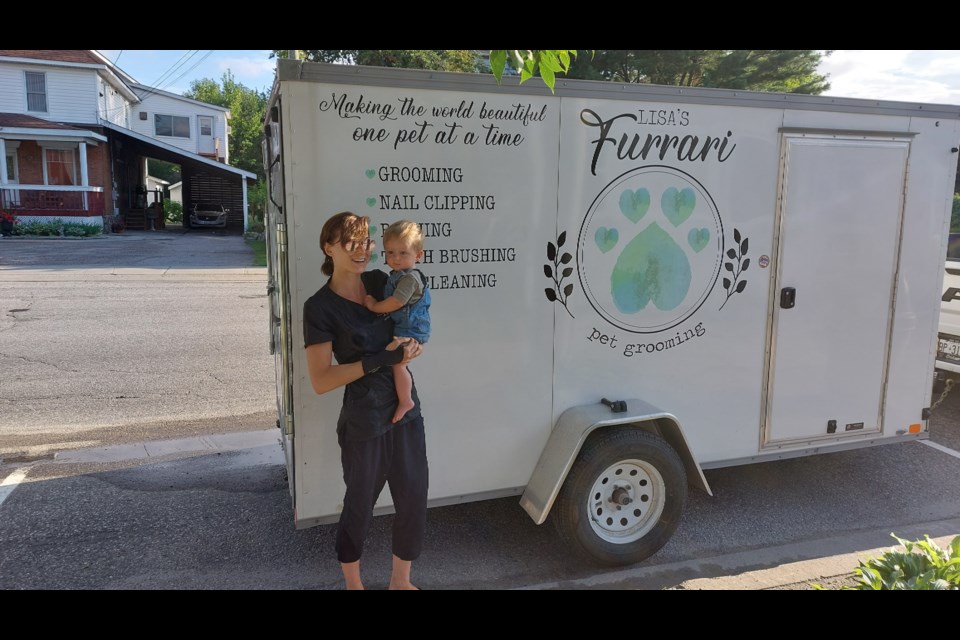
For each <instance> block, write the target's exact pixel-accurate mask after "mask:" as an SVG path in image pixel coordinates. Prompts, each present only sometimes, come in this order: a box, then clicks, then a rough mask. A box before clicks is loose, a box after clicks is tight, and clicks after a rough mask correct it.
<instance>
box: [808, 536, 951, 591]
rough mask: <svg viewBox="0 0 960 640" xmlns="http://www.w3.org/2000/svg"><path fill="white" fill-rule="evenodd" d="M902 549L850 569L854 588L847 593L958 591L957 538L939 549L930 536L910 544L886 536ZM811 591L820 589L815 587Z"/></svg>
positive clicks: (845, 588)
mask: <svg viewBox="0 0 960 640" xmlns="http://www.w3.org/2000/svg"><path fill="white" fill-rule="evenodd" d="M890 535H891V536H892V537H893V539H894V540H896V541H897V542H899V543H900V545H901V546H902V547H903V550H902V551H901V550H898V549H890V550H889V551H887V552H885V553H884V554H883V555H882V556H880V557H879V558H871V559H870V560H868V561H867V562H863V561H861V562H860V566H859V567H857V568H856V569H854V573H855V574H856V576H857V584H856V585H855V586H847V587H841V588H842V589H844V590H848V591H928V590H929V591H960V536H957V537H955V538H954V539H953V541H951V542H950V545H949V546H948V547H947V548H946V549H941V548H940V547H939V546H937V544H936V543H935V542H933V541H932V540H931V539H930V536H928V535H925V536H923V537H924V539H923V540H917V541H914V542H910V541H908V540H904V539H902V538H898V537H897V536H896V535H894V534H892V533H891V534H890ZM813 587H814V588H815V589H820V590H822V587H820V586H819V585H813Z"/></svg>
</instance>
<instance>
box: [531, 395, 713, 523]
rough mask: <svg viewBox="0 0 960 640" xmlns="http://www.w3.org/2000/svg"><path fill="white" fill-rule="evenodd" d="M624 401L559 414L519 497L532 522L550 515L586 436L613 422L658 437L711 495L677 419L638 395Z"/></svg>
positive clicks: (694, 483)
mask: <svg viewBox="0 0 960 640" xmlns="http://www.w3.org/2000/svg"><path fill="white" fill-rule="evenodd" d="M626 404H627V410H626V411H624V412H620V413H613V412H611V411H610V409H609V408H608V407H607V406H605V405H603V404H600V403H599V402H598V403H596V404H587V405H580V406H576V407H570V408H569V409H567V410H566V411H564V412H563V413H562V414H561V415H560V419H559V420H557V424H556V426H555V427H554V429H553V431H552V432H551V434H550V438H549V439H548V440H547V444H546V446H545V447H544V448H543V451H542V452H541V453H540V460H539V461H538V462H537V466H536V468H534V470H533V474H532V475H531V476H530V481H529V482H528V483H527V486H526V489H525V490H524V492H523V495H522V496H521V498H520V505H521V506H522V507H523V508H524V510H525V511H526V512H527V514H529V515H530V517H531V518H533V521H534V522H536V523H537V524H543V523H544V522H545V521H546V519H547V516H548V515H550V509H551V508H552V507H553V503H554V501H555V500H556V499H557V494H558V493H559V492H560V487H561V486H562V485H563V481H564V480H565V479H566V477H567V474H568V473H569V471H570V467H571V466H572V465H573V462H574V460H576V458H577V454H578V453H580V448H581V447H582V446H583V443H584V442H585V441H586V439H587V436H589V435H590V433H592V432H593V431H594V430H596V429H604V428H609V427H613V426H617V425H624V424H632V425H634V426H635V427H637V428H639V429H643V430H645V431H649V432H651V433H655V434H657V435H659V436H660V437H662V438H663V439H664V440H666V441H667V443H668V444H669V445H670V446H671V447H673V449H674V450H675V451H676V452H677V454H678V455H679V456H680V459H681V460H683V465H684V467H685V468H686V470H687V481H688V483H689V484H690V486H693V487H700V488H701V489H703V490H704V491H705V492H706V493H707V494H708V495H711V496H712V495H713V492H712V491H711V490H710V485H709V484H707V479H706V478H705V477H704V475H703V469H702V468H701V467H700V463H699V462H697V460H696V458H695V457H694V455H693V452H692V451H691V450H690V446H689V444H688V443H687V438H686V436H685V435H684V433H683V428H682V427H681V426H680V421H679V420H677V418H676V417H675V416H673V415H672V414H669V413H667V412H666V411H663V410H661V409H658V408H657V407H655V406H653V405H652V404H650V403H648V402H645V401H643V400H640V399H636V398H634V399H630V400H626Z"/></svg>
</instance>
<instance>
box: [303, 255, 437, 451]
mask: <svg viewBox="0 0 960 640" xmlns="http://www.w3.org/2000/svg"><path fill="white" fill-rule="evenodd" d="M360 277H361V279H362V280H363V285H364V287H366V289H367V293H369V294H370V295H372V296H373V297H374V298H376V299H377V300H382V299H383V286H384V285H385V284H386V282H387V274H386V273H384V272H383V271H380V270H379V269H376V270H373V271H366V272H364V273H363V274H361V276H360ZM392 339H393V320H391V319H390V316H389V314H377V313H373V312H372V311H368V310H367V308H366V307H364V306H363V305H360V304H357V303H355V302H353V301H352V300H347V299H346V298H343V297H341V296H339V295H337V294H336V293H334V292H333V290H332V289H330V283H329V281H328V282H327V283H326V284H325V285H323V287H321V288H320V290H319V291H317V292H316V293H315V294H313V295H312V296H311V297H310V298H309V299H308V300H307V301H306V302H304V303H303V342H304V348H306V347H309V346H310V345H313V344H322V343H324V342H332V343H333V355H334V357H335V358H336V359H337V362H338V363H340V364H349V363H351V362H357V361H359V360H360V358H362V357H363V356H370V355H374V354H376V353H380V352H381V351H383V350H384V348H386V346H387V345H388V344H389V343H390V341H391V340H392ZM413 402H414V408H413V409H411V410H410V411H408V412H407V413H406V415H404V416H403V418H402V419H401V420H400V422H398V423H397V424H398V425H402V424H404V423H405V422H408V421H410V420H413V419H414V418H417V417H419V416H420V399H419V398H418V397H417V387H416V385H414V387H413ZM396 410H397V391H396V388H395V387H394V384H393V368H392V367H380V368H379V369H378V370H377V371H375V372H373V373H368V374H367V375H365V376H363V377H362V378H360V379H359V380H355V381H354V382H351V383H350V384H348V385H346V386H345V387H344V390H343V407H342V408H341V410H340V419H339V421H338V422H337V433H338V434H339V435H340V437H341V438H343V439H346V440H368V439H370V438H376V437H377V436H379V435H382V434H384V433H386V432H387V431H389V430H390V428H391V427H393V426H394V425H392V424H391V423H390V420H391V419H392V418H393V413H394V411H396Z"/></svg>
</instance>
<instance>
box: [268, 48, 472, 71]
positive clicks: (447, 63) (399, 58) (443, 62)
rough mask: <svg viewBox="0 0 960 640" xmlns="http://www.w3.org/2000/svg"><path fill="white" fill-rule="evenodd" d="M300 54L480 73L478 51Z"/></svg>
mask: <svg viewBox="0 0 960 640" xmlns="http://www.w3.org/2000/svg"><path fill="white" fill-rule="evenodd" d="M289 54H290V51H289V50H279V49H278V50H274V51H273V52H272V53H271V54H270V55H271V57H277V58H288V57H290V56H289ZM300 54H301V55H302V56H303V57H304V59H305V60H310V61H311V62H328V63H347V64H359V65H366V66H373V67H401V68H404V69H431V70H433V71H462V72H467V73H469V72H472V71H478V70H479V67H478V59H477V55H476V52H475V51H470V50H466V49H320V50H301V51H300Z"/></svg>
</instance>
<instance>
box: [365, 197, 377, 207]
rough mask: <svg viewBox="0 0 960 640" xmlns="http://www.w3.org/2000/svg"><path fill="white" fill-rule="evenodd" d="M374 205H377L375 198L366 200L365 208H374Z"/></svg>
mask: <svg viewBox="0 0 960 640" xmlns="http://www.w3.org/2000/svg"><path fill="white" fill-rule="evenodd" d="M375 204H377V199H376V198H367V206H368V207H372V206H374V205H375Z"/></svg>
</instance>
